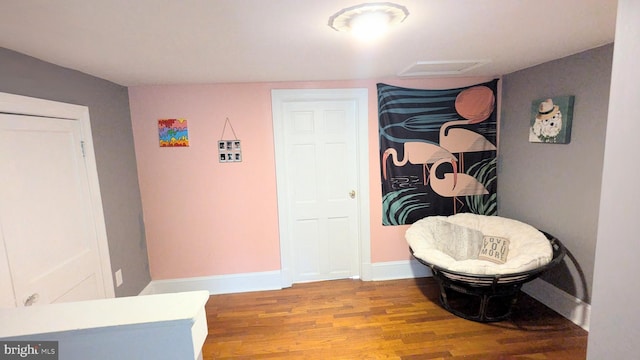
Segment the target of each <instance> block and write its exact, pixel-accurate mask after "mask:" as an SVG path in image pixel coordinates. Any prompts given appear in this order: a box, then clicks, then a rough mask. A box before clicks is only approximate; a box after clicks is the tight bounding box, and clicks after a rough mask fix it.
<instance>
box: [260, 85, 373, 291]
mask: <svg viewBox="0 0 640 360" xmlns="http://www.w3.org/2000/svg"><path fill="white" fill-rule="evenodd" d="M368 93H369V92H368V89H367V88H357V89H273V90H271V101H272V111H273V117H272V119H273V140H274V149H275V163H276V188H277V197H278V226H279V229H280V231H279V232H280V264H281V269H280V272H281V276H282V286H283V287H290V286H291V285H292V284H293V273H292V264H293V263H294V261H293V260H294V259H293V255H294V254H293V243H292V239H291V236H290V235H291V225H292V224H291V222H290V221H289V220H290V216H289V214H290V211H291V209H290V208H289V201H288V200H289V199H288V198H287V188H288V184H287V180H288V179H287V176H286V171H285V168H284V167H285V165H284V164H285V159H286V149H285V142H284V139H285V132H284V131H285V130H284V104H285V103H289V102H307V101H331V100H336V101H344V100H355V101H356V104H357V109H356V120H357V121H356V134H357V135H356V136H357V139H356V142H357V144H356V157H357V162H358V172H357V187H358V188H357V189H356V190H357V194H358V196H357V197H356V200H357V207H358V226H357V228H358V249H359V251H358V253H359V259H358V264H359V275H360V278H361V279H362V280H371V236H370V233H371V230H370V225H369V224H370V207H369V133H368V131H369V126H368V123H369V115H368V114H369V109H368V99H369V94H368Z"/></svg>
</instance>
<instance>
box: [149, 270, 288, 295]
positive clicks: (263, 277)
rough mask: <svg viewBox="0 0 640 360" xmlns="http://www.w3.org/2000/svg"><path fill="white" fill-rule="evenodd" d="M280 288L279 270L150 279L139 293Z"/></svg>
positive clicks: (215, 292) (246, 290) (221, 292)
mask: <svg viewBox="0 0 640 360" xmlns="http://www.w3.org/2000/svg"><path fill="white" fill-rule="evenodd" d="M280 289H282V274H281V273H280V271H279V270H278V271H264V272H255V273H242V274H230V275H215V276H203V277H192V278H182V279H167V280H152V281H151V282H150V283H149V284H148V285H147V286H146V287H145V288H144V289H142V291H141V292H140V295H151V294H165V293H175V292H183V291H196V290H206V291H208V292H209V294H211V295H216V294H230V293H241V292H249V291H265V290H280Z"/></svg>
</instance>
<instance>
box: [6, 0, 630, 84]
mask: <svg viewBox="0 0 640 360" xmlns="http://www.w3.org/2000/svg"><path fill="white" fill-rule="evenodd" d="M365 1H366V0H0V47H5V48H8V49H12V50H15V51H18V52H21V53H24V54H27V55H31V56H34V57H36V58H39V59H42V60H45V61H48V62H51V63H54V64H58V65H61V66H64V67H68V68H72V69H76V70H79V71H82V72H85V73H88V74H91V75H94V76H97V77H100V78H104V79H107V80H111V81H113V82H115V83H118V84H121V85H125V86H131V85H144V84H185V83H219V82H262V81H305V80H345V79H363V78H369V79H370V78H376V79H380V78H389V77H395V76H397V74H398V73H400V72H401V71H402V70H404V69H406V68H407V67H409V66H410V65H412V64H415V63H416V62H419V61H449V60H455V61H460V60H464V61H467V60H472V61H476V60H490V61H491V62H490V63H488V64H485V65H482V66H479V67H477V68H475V69H473V70H470V71H469V72H466V73H465V74H464V75H465V76H476V75H478V76H485V75H487V76H495V75H502V74H508V73H511V72H513V71H516V70H519V69H523V68H527V67H530V66H532V65H536V64H540V63H543V62H546V61H549V60H552V59H557V58H561V57H564V56H568V55H571V54H575V53H578V52H580V51H583V50H587V49H591V48H594V47H598V46H600V45H604V44H607V43H610V42H612V41H613V39H614V28H615V17H616V5H617V0H392V1H393V2H395V3H397V4H401V5H404V6H406V7H407V8H408V9H409V13H410V15H409V16H408V18H407V19H406V20H405V21H404V23H402V24H400V25H398V26H397V27H395V28H393V29H392V31H391V32H390V33H388V34H387V36H386V37H385V38H384V39H383V40H382V41H381V42H379V43H376V44H369V45H366V46H365V45H363V44H358V43H357V42H355V41H354V39H352V38H351V37H350V36H349V35H348V34H345V33H339V32H336V31H335V30H333V29H331V28H330V27H329V26H328V25H327V22H328V19H329V16H331V15H332V14H333V13H335V12H337V11H339V10H341V9H343V8H345V7H349V6H352V5H357V4H360V3H363V2H365ZM371 2H376V1H375V0H374V1H371Z"/></svg>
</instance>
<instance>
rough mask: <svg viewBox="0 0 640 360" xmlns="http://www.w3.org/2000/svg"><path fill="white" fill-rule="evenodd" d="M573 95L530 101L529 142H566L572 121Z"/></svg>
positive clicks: (569, 139) (569, 135) (568, 140)
mask: <svg viewBox="0 0 640 360" xmlns="http://www.w3.org/2000/svg"><path fill="white" fill-rule="evenodd" d="M574 100H575V97H574V96H573V95H568V96H558V97H553V98H546V99H539V100H534V101H533V102H532V103H531V122H530V126H529V142H534V143H551V144H568V143H569V142H570V141H571V125H572V122H573V103H574Z"/></svg>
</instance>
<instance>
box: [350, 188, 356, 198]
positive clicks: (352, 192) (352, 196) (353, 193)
mask: <svg viewBox="0 0 640 360" xmlns="http://www.w3.org/2000/svg"><path fill="white" fill-rule="evenodd" d="M349 197H350V198H352V199H355V198H356V191H355V190H351V191H349Z"/></svg>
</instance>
